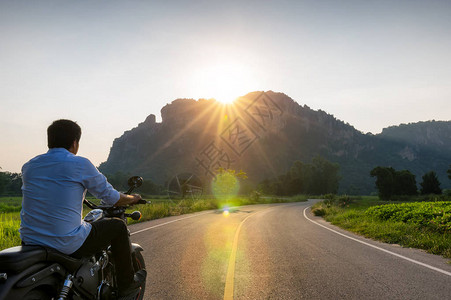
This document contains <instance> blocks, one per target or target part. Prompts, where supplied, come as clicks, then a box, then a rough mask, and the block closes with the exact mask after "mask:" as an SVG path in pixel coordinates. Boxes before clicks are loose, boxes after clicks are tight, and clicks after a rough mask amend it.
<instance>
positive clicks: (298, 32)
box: [0, 0, 451, 172]
mask: <svg viewBox="0 0 451 300" xmlns="http://www.w3.org/2000/svg"><path fill="white" fill-rule="evenodd" d="M450 15H451V1H434V0H425V1H415V0H408V1H404V0H400V1H384V0H382V1H350V0H349V1H348V0H342V1H321V0H312V1H303V0H296V1H288V0H277V1H264V0H259V1H253V0H249V1H245V0H241V1H233V0H228V1H214V0H208V1H201V0H191V1H170V0H168V1H150V0H147V1H144V0H141V1H136V0H131V1H117V0H109V1H101V0H98V1H87V0H77V1H69V0H56V1H47V0H40V1H22V0H0V167H1V168H2V169H1V171H10V172H20V169H21V166H22V165H23V164H24V163H25V162H27V161H28V160H29V159H31V158H32V157H34V156H36V155H38V154H41V153H45V152H46V151H47V140H46V139H47V138H46V129H47V127H48V126H49V125H50V124H51V122H52V121H54V120H56V119H61V118H66V119H71V120H75V121H77V123H78V124H79V125H80V126H81V127H82V130H83V134H82V139H81V141H80V143H81V144H80V151H79V155H81V156H85V157H87V158H89V159H90V160H91V161H92V162H93V163H94V164H95V165H96V166H98V165H99V164H100V163H101V162H103V161H106V159H107V158H108V154H109V150H110V147H111V146H112V143H113V140H114V139H115V138H117V137H120V136H121V135H122V134H123V132H124V131H126V130H130V129H132V128H134V127H136V126H137V125H138V124H139V123H141V122H143V121H144V120H145V119H146V117H147V116H148V115H150V114H154V115H156V116H157V121H161V117H160V109H161V108H162V107H163V106H165V105H166V104H168V103H171V102H172V101H173V100H175V99H177V98H193V99H199V98H207V99H208V98H216V99H217V100H220V101H231V100H233V99H234V98H235V97H239V96H243V95H245V94H247V93H248V92H251V91H268V90H272V91H275V92H282V93H285V94H287V95H288V96H290V97H291V98H292V99H294V100H295V101H296V102H298V103H299V104H300V105H307V106H309V107H310V108H312V109H315V110H318V109H321V110H323V111H326V112H327V113H329V114H333V115H334V116H335V117H336V118H338V119H340V120H343V121H345V122H347V123H349V124H351V125H352V126H354V127H355V128H356V129H357V130H360V131H362V132H364V133H366V132H371V133H373V134H377V133H379V132H381V131H382V129H383V128H385V127H388V126H393V125H399V124H401V123H410V122H418V121H427V120H451V101H450V100H451V84H450V83H451V55H450V53H451V38H450V37H451V18H450V17H449V16H450Z"/></svg>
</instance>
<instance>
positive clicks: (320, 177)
mask: <svg viewBox="0 0 451 300" xmlns="http://www.w3.org/2000/svg"><path fill="white" fill-rule="evenodd" d="M339 170H340V165H339V164H337V163H332V162H330V161H328V160H326V159H325V158H323V157H321V156H316V157H314V158H313V159H312V162H311V163H303V162H301V161H295V162H294V163H293V165H292V166H291V168H290V170H288V172H287V173H285V174H282V175H280V176H278V177H275V178H272V179H265V180H263V181H262V182H261V183H260V184H259V185H258V190H259V191H261V192H262V193H264V194H267V195H279V196H291V195H297V194H309V195H321V194H329V193H332V194H335V193H337V191H338V183H339V180H340V176H339Z"/></svg>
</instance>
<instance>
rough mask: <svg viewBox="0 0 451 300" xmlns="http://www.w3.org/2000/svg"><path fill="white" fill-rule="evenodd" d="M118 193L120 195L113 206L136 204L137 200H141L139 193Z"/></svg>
mask: <svg viewBox="0 0 451 300" xmlns="http://www.w3.org/2000/svg"><path fill="white" fill-rule="evenodd" d="M120 195H121V197H120V198H119V200H118V201H117V202H116V203H115V204H114V206H126V205H133V204H138V203H139V202H141V201H142V198H141V195H139V194H132V195H127V194H124V193H120Z"/></svg>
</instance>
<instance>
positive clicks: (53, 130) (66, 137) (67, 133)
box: [47, 119, 81, 150]
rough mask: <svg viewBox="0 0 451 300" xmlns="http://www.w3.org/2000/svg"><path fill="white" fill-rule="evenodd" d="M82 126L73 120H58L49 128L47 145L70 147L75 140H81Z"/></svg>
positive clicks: (51, 146)
mask: <svg viewBox="0 0 451 300" xmlns="http://www.w3.org/2000/svg"><path fill="white" fill-rule="evenodd" d="M80 137H81V128H80V126H78V124H77V123H75V122H74V121H71V120H64V119H61V120H56V121H54V122H53V123H52V125H50V126H49V128H47V145H48V146H49V148H50V149H51V148H66V149H67V150H69V148H70V147H71V146H72V144H73V143H74V141H77V142H79V141H80Z"/></svg>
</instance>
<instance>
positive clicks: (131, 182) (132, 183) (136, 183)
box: [128, 176, 143, 188]
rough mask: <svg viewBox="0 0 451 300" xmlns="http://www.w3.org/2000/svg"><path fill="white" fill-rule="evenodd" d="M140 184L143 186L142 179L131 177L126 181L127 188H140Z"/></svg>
mask: <svg viewBox="0 0 451 300" xmlns="http://www.w3.org/2000/svg"><path fill="white" fill-rule="evenodd" d="M142 184H143V179H142V177H139V176H133V177H130V178H129V179H128V186H129V187H130V188H137V187H140V186H141V185H142Z"/></svg>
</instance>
